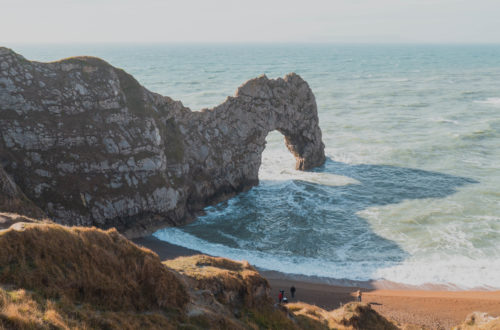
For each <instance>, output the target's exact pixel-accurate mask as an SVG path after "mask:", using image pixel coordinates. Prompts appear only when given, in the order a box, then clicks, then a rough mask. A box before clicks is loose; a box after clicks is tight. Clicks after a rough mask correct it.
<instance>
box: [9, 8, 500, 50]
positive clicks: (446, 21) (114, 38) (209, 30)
mask: <svg viewBox="0 0 500 330" xmlns="http://www.w3.org/2000/svg"><path fill="white" fill-rule="evenodd" d="M13 42H73V43H79V42H430V43H436V42H437V43H440V42H447V43H471V42H477V43H491V42H495V43H500V0H301V1H298V0H245V1H240V0H220V1H219V0H213V1H209V0H182V1H181V0H0V43H13Z"/></svg>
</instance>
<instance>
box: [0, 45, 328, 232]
mask: <svg viewBox="0 0 500 330" xmlns="http://www.w3.org/2000/svg"><path fill="white" fill-rule="evenodd" d="M273 130H278V131H280V132H281V133H282V134H283V135H284V136H285V143H286V145H287V147H288V149H289V150H290V151H291V152H292V153H293V154H294V156H295V158H296V168H297V169H300V170H306V169H310V168H312V167H315V166H319V165H322V164H323V162H324V160H325V155H324V145H323V143H322V141H321V130H320V128H319V125H318V115H317V107H316V101H315V98H314V95H313V93H312V91H311V89H310V88H309V86H308V85H307V83H306V82H305V81H304V80H303V79H302V78H301V77H299V76H298V75H296V74H294V73H291V74H288V75H287V76H285V77H284V78H283V79H281V78H279V79H276V80H273V79H268V78H267V77H265V76H261V77H258V78H255V79H252V80H250V81H248V82H246V83H244V84H243V85H242V86H240V87H239V88H238V90H237V92H236V94H235V96H234V97H228V98H227V99H226V101H225V102H224V103H222V104H220V105H219V106H217V107H215V108H212V109H203V110H201V111H199V112H198V111H191V110H190V109H189V108H186V107H184V106H183V105H182V103H181V102H179V101H174V100H172V99H171V98H169V97H165V96H161V95H159V94H156V93H152V92H150V91H148V90H147V89H145V88H144V87H142V86H141V85H140V84H139V83H138V82H137V81H136V80H135V79H134V78H133V77H132V76H130V75H129V74H127V73H126V72H124V71H123V70H121V69H118V68H115V67H113V66H111V65H110V64H108V63H106V62H105V61H103V60H100V59H98V58H93V57H75V58H69V59H64V60H61V61H57V62H51V63H39V62H31V61H28V60H26V59H24V58H23V57H22V56H20V55H18V54H16V53H14V52H13V51H12V50H10V49H7V48H1V47H0V177H3V176H5V178H11V180H13V181H14V182H15V184H16V187H15V188H16V189H18V188H19V189H20V191H22V193H24V195H26V196H27V198H28V199H29V200H30V201H31V202H32V203H33V204H34V205H36V206H37V207H39V208H40V209H41V210H43V212H45V213H46V214H47V215H48V216H49V217H51V218H52V219H54V220H55V221H57V222H60V223H62V224H70V225H85V226H90V225H95V226H98V227H104V228H107V227H112V226H114V227H117V228H118V229H119V230H121V231H123V232H125V233H126V234H127V235H128V236H129V237H133V236H141V235H144V234H146V233H148V232H151V231H152V230H154V229H156V228H159V227H161V226H165V225H169V224H170V225H178V224H183V223H185V222H186V221H188V220H189V219H191V218H192V217H193V215H194V214H195V213H196V212H197V211H199V210H201V209H202V208H203V207H205V206H207V205H210V204H212V203H215V202H218V201H221V200H224V199H227V198H229V197H231V196H233V195H234V194H235V193H238V192H241V191H244V190H247V189H249V188H250V187H252V186H254V185H256V184H257V183H258V170H259V167H260V164H261V154H262V151H263V150H264V147H265V138H266V136H267V134H268V133H269V132H270V131H273ZM2 167H3V170H5V172H6V175H3V173H2V172H3V171H2ZM1 180H4V181H5V180H7V179H3V178H2V179H1ZM5 182H6V181H5ZM6 187H7V188H6V189H10V188H8V187H9V184H6ZM11 188H12V187H11ZM11 190H12V189H11ZM0 211H1V210H0ZM3 211H12V210H9V209H4V210H3ZM15 211H19V210H15Z"/></svg>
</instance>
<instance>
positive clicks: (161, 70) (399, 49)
mask: <svg viewBox="0 0 500 330" xmlns="http://www.w3.org/2000/svg"><path fill="white" fill-rule="evenodd" d="M12 48H14V50H16V51H18V52H19V53H21V54H23V55H24V56H25V57H27V58H29V59H36V60H43V61H47V60H56V59H59V58H62V57H67V56H73V55H83V54H86V55H94V56H99V57H102V58H104V59H106V60H107V61H108V62H110V63H111V64H113V65H115V66H118V67H122V68H124V69H125V70H127V71H128V72H130V73H131V74H133V75H134V76H135V77H136V78H137V79H138V80H139V81H140V82H141V83H142V84H143V85H145V86H146V87H147V88H149V89H150V90H152V91H155V92H158V93H161V94H164V95H168V96H171V97H172V98H174V99H178V100H181V101H182V102H183V103H184V105H186V106H189V107H191V109H193V110H199V109H201V108H204V107H212V106H215V105H217V104H219V103H221V102H222V101H224V99H225V97H226V96H228V95H233V94H234V91H235V90H236V88H237V87H238V86H239V85H240V84H241V83H243V82H244V81H246V80H248V79H250V78H252V77H255V76H257V75H260V74H262V73H265V74H266V75H267V76H268V77H278V76H283V75H285V74H286V73H288V72H291V71H294V72H297V73H298V74H300V75H301V76H302V77H303V78H304V79H305V80H306V81H308V83H309V85H310V86H311V88H312V90H313V92H314V93H315V95H316V101H317V103H318V109H319V116H320V126H321V128H322V131H323V140H324V142H325V146H326V149H325V151H326V154H327V157H328V160H327V162H326V164H325V166H323V167H321V168H318V169H316V170H314V171H311V172H298V171H295V170H294V169H293V167H294V164H295V162H294V159H293V157H292V156H291V155H290V154H289V153H288V151H287V150H286V148H285V146H284V144H283V137H282V136H281V135H280V134H279V133H277V132H273V133H271V134H270V135H269V136H268V139H267V141H268V144H267V147H266V150H265V152H264V155H263V165H262V168H261V170H260V173H259V176H260V179H261V184H260V185H259V186H258V187H255V188H253V189H252V190H251V191H249V192H247V193H244V194H241V195H239V196H237V197H235V198H233V199H231V200H229V201H228V202H225V203H221V204H219V205H216V206H214V207H209V208H207V209H206V211H207V214H206V215H205V216H203V217H200V218H199V219H198V220H197V221H196V222H194V223H193V224H190V225H188V226H185V227H183V228H167V229H163V230H160V231H158V232H157V233H156V234H155V235H156V236H157V237H158V238H160V239H163V240H166V241H169V242H171V243H174V244H178V245H182V246H186V247H189V248H194V249H198V250H201V251H203V252H206V253H210V254H215V255H222V256H226V257H230V258H234V259H246V260H248V261H249V262H251V263H253V264H255V265H257V266H259V267H262V268H266V269H273V270H279V271H283V272H288V273H298V274H304V275H317V276H324V277H330V278H337V279H342V278H346V279H353V280H376V279H386V280H391V281H395V282H399V283H405V284H414V285H421V284H426V283H434V284H448V285H450V286H451V287H452V288H457V287H458V288H477V287H482V288H488V289H492V288H500V284H499V283H500V282H499V279H500V46H494V45H491V46H429V45H414V46H412V45H404V46H396V45H233V46H227V45H168V46H160V45H151V46H147V45H141V46H134V45H114V46H96V45H75V46H61V45H60V46H40V45H38V46H34V45H30V46H28V45H17V46H12Z"/></svg>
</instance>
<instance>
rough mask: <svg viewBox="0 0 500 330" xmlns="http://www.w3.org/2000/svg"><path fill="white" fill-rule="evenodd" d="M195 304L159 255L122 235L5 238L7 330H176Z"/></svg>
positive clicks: (2, 272) (0, 306) (3, 321)
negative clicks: (190, 304)
mask: <svg viewBox="0 0 500 330" xmlns="http://www.w3.org/2000/svg"><path fill="white" fill-rule="evenodd" d="M188 300H189V296H188V294H187V292H186V290H185V288H184V286H183V284H182V283H181V282H180V281H179V279H177V277H176V276H175V275H174V274H173V273H172V272H171V271H169V270H168V269H167V268H166V267H165V266H164V265H162V264H161V261H160V259H159V257H158V256H157V255H156V254H154V253H153V252H151V251H149V250H147V249H142V248H139V247H138V246H136V245H135V244H133V243H131V242H130V241H128V240H127V239H125V238H124V237H123V236H122V235H120V234H119V233H118V232H116V230H114V229H112V230H108V231H103V230H99V229H95V228H79V227H73V228H69V227H64V226H60V225H56V224H43V225H40V224H25V225H24V229H21V230H15V229H13V228H11V229H7V230H4V231H2V232H0V329H1V328H2V327H4V328H7V329H11V328H20V329H39V328H40V329H45V328H46V329H49V328H51V329H54V328H56V329H68V328H71V329H73V328H79V329H95V328H100V329H105V328H106V329H139V328H167V329H168V328H174V327H173V324H176V323H182V322H183V320H184V319H185V317H184V314H183V308H184V306H185V305H186V303H187V302H188Z"/></svg>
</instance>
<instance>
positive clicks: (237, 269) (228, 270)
mask: <svg viewBox="0 0 500 330" xmlns="http://www.w3.org/2000/svg"><path fill="white" fill-rule="evenodd" d="M164 264H165V265H166V266H167V267H169V268H171V269H173V270H175V271H177V272H179V273H180V274H182V275H184V276H187V277H189V278H191V279H193V280H194V281H193V284H194V285H195V286H196V288H197V289H202V290H210V291H211V292H212V293H213V294H214V296H215V297H216V298H217V300H219V301H220V302H221V303H223V304H231V305H238V306H245V307H253V306H258V305H262V304H270V303H271V300H270V298H269V294H268V293H269V283H268V282H267V280H266V279H265V278H263V277H262V276H261V275H260V274H259V273H258V272H257V271H256V270H255V269H254V268H253V267H252V266H250V264H248V262H246V261H245V262H237V261H233V260H229V259H226V258H216V257H210V256H206V255H195V256H190V257H180V258H177V259H174V260H168V261H165V262H164Z"/></svg>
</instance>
